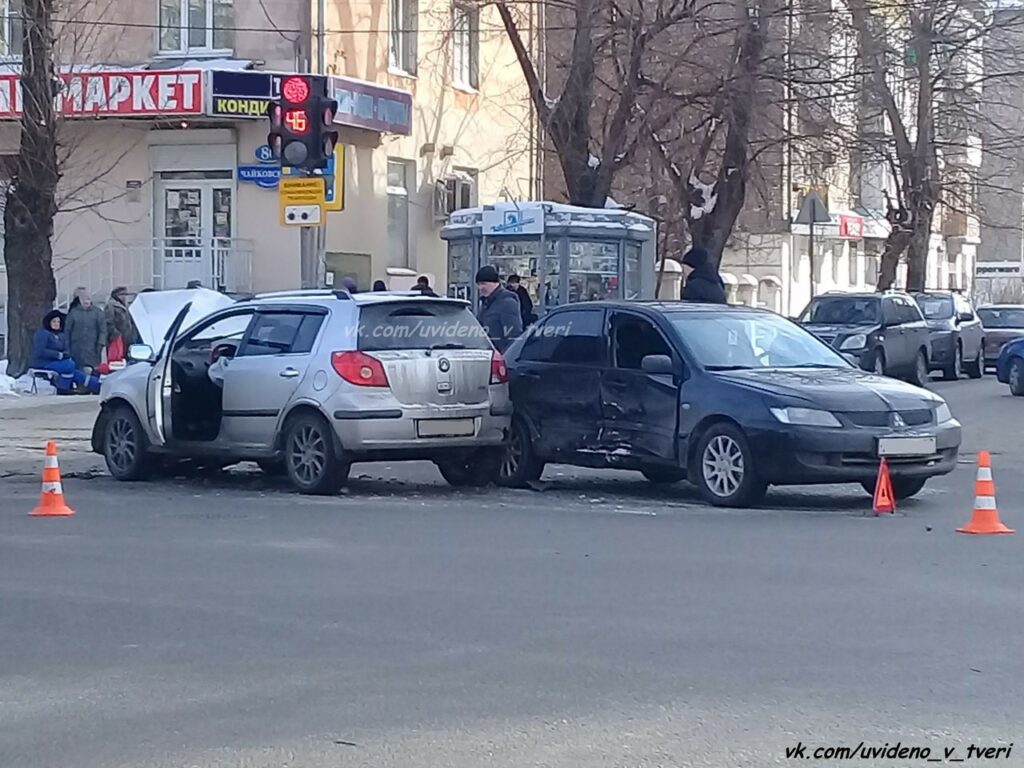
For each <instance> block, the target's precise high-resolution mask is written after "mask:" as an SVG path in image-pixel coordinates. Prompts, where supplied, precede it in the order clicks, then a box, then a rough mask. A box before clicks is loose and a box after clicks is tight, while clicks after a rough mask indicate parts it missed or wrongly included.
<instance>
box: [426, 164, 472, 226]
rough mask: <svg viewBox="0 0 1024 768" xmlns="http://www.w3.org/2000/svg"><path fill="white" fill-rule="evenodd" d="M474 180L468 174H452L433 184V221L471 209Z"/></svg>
mask: <svg viewBox="0 0 1024 768" xmlns="http://www.w3.org/2000/svg"><path fill="white" fill-rule="evenodd" d="M475 191H476V179H474V178H473V177H472V176H470V175H469V174H468V173H454V174H451V175H448V176H445V177H443V178H441V179H438V180H437V181H436V182H434V220H435V221H438V222H444V221H448V217H449V216H450V215H451V214H453V213H455V211H459V210H462V209H463V208H472V207H473V199H474V193H475Z"/></svg>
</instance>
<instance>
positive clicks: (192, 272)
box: [153, 172, 235, 289]
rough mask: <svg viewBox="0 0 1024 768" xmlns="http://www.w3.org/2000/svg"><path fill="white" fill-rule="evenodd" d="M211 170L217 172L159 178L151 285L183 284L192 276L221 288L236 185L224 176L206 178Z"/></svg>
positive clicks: (170, 286)
mask: <svg viewBox="0 0 1024 768" xmlns="http://www.w3.org/2000/svg"><path fill="white" fill-rule="evenodd" d="M214 174H218V175H219V172H207V173H202V174H195V175H196V176H207V178H189V179H183V178H175V179H167V178H164V179H162V180H161V184H160V189H159V193H158V195H157V199H156V208H157V210H156V217H155V219H156V243H155V248H154V254H153V256H154V260H155V261H156V262H157V263H155V264H154V265H153V269H154V277H155V280H154V282H155V283H157V285H155V286H154V287H155V288H165V289H166V288H184V287H186V286H187V285H188V284H189V283H190V282H192V281H196V280H198V281H199V282H200V283H202V284H203V286H204V287H206V288H214V289H218V288H223V287H224V286H223V285H222V284H221V283H222V282H223V275H224V262H225V260H226V259H227V258H228V257H229V254H230V248H231V237H232V234H233V229H234V198H235V190H234V185H233V184H232V183H231V181H230V180H229V179H225V180H221V179H218V178H208V177H209V176H213V175H214ZM176 175H178V174H176ZM189 175H192V174H189Z"/></svg>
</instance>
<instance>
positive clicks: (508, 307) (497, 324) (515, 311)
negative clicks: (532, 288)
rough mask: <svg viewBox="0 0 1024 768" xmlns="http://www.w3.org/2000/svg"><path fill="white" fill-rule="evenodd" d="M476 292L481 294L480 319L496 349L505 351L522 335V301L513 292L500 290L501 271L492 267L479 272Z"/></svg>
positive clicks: (483, 268) (481, 268) (478, 314)
mask: <svg viewBox="0 0 1024 768" xmlns="http://www.w3.org/2000/svg"><path fill="white" fill-rule="evenodd" d="M476 289H477V290H478V291H479V292H480V310H479V311H478V312H477V313H476V317H477V320H479V321H480V325H482V326H483V327H484V330H485V331H487V336H488V337H489V338H490V339H491V342H492V343H493V344H494V346H495V348H496V349H497V350H498V351H499V352H504V351H505V350H506V349H508V348H509V345H510V344H512V342H513V341H515V340H516V339H517V338H518V337H519V335H520V334H521V333H522V332H523V317H522V314H521V313H520V311H519V299H517V298H516V295H515V294H514V293H512V291H510V290H508V289H507V288H502V287H501V280H500V279H499V278H498V271H497V270H496V269H495V268H494V267H492V266H490V265H488V266H486V267H480V271H479V272H477V273H476Z"/></svg>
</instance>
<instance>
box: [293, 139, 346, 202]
mask: <svg viewBox="0 0 1024 768" xmlns="http://www.w3.org/2000/svg"><path fill="white" fill-rule="evenodd" d="M301 173H302V171H300V170H298V169H296V168H288V167H285V168H282V169H281V175H282V177H285V178H290V177H293V176H298V175H299V174H301ZM318 176H320V178H324V179H326V180H327V185H326V188H325V191H324V199H323V208H324V210H325V211H344V210H345V145H344V144H338V145H337V146H335V147H334V157H333V158H332V159H331V161H330V162H329V163H328V165H327V167H326V168H325V169H324V170H323V171H322V172H318ZM305 178H310V177H308V176H307V177H305Z"/></svg>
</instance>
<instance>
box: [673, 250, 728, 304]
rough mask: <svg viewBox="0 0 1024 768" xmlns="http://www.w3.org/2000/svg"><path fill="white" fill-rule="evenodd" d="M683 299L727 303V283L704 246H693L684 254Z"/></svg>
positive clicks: (707, 302)
mask: <svg viewBox="0 0 1024 768" xmlns="http://www.w3.org/2000/svg"><path fill="white" fill-rule="evenodd" d="M683 275H684V276H685V277H686V284H685V285H684V286H683V296H682V298H683V301H700V302H704V303H706V304H727V303H728V301H727V300H726V298H725V283H724V282H722V276H721V275H719V274H718V270H717V269H715V267H714V265H713V264H712V263H711V255H710V254H709V253H708V252H707V251H706V250H704V249H703V248H691V249H690V250H689V251H687V252H686V255H685V256H683Z"/></svg>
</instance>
